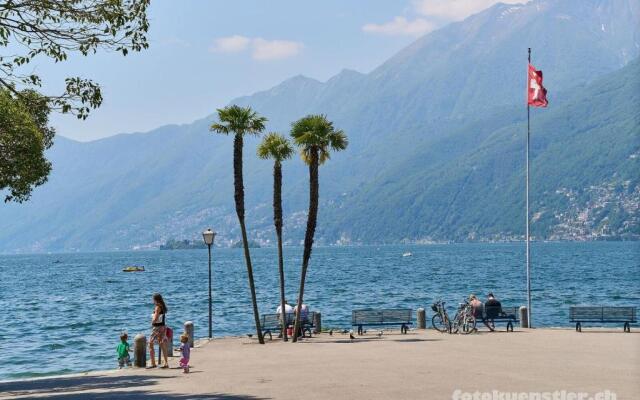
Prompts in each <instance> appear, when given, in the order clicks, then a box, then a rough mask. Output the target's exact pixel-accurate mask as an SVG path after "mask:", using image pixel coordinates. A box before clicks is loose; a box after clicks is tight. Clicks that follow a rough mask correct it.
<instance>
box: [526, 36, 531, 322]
mask: <svg viewBox="0 0 640 400" xmlns="http://www.w3.org/2000/svg"><path fill="white" fill-rule="evenodd" d="M529 64H531V47H529ZM529 79H531V78H530V77H529V65H527V88H528V87H529V82H528V80H529ZM528 91H529V89H527V93H528ZM527 96H528V94H527ZM529 109H530V106H529V101H527V150H526V164H527V166H526V179H525V180H526V183H525V187H526V189H525V192H526V207H525V208H526V213H527V228H526V229H527V232H526V234H525V242H526V247H527V250H526V252H527V255H526V260H527V261H526V262H527V320H528V323H529V325H528V326H529V328H531V326H532V324H531V271H530V268H531V265H530V261H531V253H530V249H529V240H530V238H529V141H530V136H531V124H530V111H529Z"/></svg>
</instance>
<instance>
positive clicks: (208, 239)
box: [202, 228, 216, 339]
mask: <svg viewBox="0 0 640 400" xmlns="http://www.w3.org/2000/svg"><path fill="white" fill-rule="evenodd" d="M215 237H216V233H215V232H214V231H212V230H211V228H209V229H207V230H206V231H204V232H202V238H203V239H204V243H205V244H206V245H207V247H208V248H209V339H211V338H212V337H213V329H212V322H211V319H212V313H213V304H212V300H211V245H212V244H213V239H215Z"/></svg>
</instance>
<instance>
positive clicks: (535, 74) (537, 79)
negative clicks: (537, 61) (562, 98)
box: [527, 64, 549, 107]
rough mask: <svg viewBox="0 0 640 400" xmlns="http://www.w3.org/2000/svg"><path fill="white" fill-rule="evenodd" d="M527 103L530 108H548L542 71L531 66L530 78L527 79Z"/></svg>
mask: <svg viewBox="0 0 640 400" xmlns="http://www.w3.org/2000/svg"><path fill="white" fill-rule="evenodd" d="M527 102H528V104H529V105H530V106H534V107H546V106H547V104H549V102H548V101H547V89H545V88H544V86H542V71H538V70H536V68H535V67H534V66H533V65H531V64H529V77H528V79H527Z"/></svg>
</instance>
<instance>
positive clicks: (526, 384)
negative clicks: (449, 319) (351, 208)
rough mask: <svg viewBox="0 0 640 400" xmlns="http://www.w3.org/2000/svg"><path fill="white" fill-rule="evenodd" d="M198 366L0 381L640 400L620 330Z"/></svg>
mask: <svg viewBox="0 0 640 400" xmlns="http://www.w3.org/2000/svg"><path fill="white" fill-rule="evenodd" d="M34 357H37V355H34ZM177 360H178V359H177V358H173V359H170V363H172V364H173V366H176V364H177ZM34 362H37V359H34ZM115 362H116V360H115V358H114V364H115ZM87 364H90V361H89V360H88V361H87ZM192 365H193V368H192V372H191V373H190V374H188V375H185V374H183V373H182V371H181V370H179V369H169V370H159V369H155V370H142V369H125V370H121V371H118V370H113V371H102V372H91V373H86V374H79V375H72V376H63V377H52V378H46V379H37V380H30V381H15V382H0V399H6V398H39V397H46V398H52V399H167V400H178V399H185V400H186V399H368V400H372V399H452V398H456V396H457V398H460V399H465V398H468V399H474V398H478V399H483V397H473V396H474V392H476V391H479V392H491V396H493V395H494V394H493V391H494V390H497V391H501V392H548V393H550V395H553V394H554V393H555V395H556V396H562V393H563V392H562V391H565V392H564V393H565V396H567V395H569V396H571V395H572V393H573V392H584V393H589V394H590V395H592V396H595V395H596V393H598V392H604V394H602V396H606V395H607V392H605V391H607V390H608V391H610V392H608V393H615V395H616V396H615V399H617V400H620V399H631V400H635V399H640V333H638V332H637V331H636V332H632V333H630V334H629V333H623V332H622V331H621V330H616V329H609V330H600V329H595V330H589V329H587V328H585V330H584V332H583V333H576V332H574V331H573V330H555V329H534V330H520V331H518V330H517V329H516V332H514V333H505V332H496V333H488V332H480V333H478V334H474V335H468V336H462V335H447V334H440V333H438V332H435V331H433V330H428V331H410V332H409V334H407V335H400V334H399V332H398V331H396V332H385V334H383V335H382V337H380V338H379V337H377V336H376V335H365V336H364V337H362V338H360V339H357V340H355V341H351V340H350V339H349V336H348V335H341V334H334V335H333V336H329V335H328V334H322V335H319V336H317V337H314V338H312V339H308V340H305V341H304V342H303V343H299V344H291V343H281V342H277V341H275V340H274V341H273V342H270V343H269V342H268V343H267V344H266V345H265V346H260V345H258V344H257V343H256V342H255V340H252V339H249V338H229V339H217V340H214V341H213V342H210V343H204V344H202V345H200V346H199V347H198V348H195V349H194V350H193V351H192ZM7 367H10V366H7V365H5V366H3V368H7ZM456 391H457V392H456ZM497 394H498V395H499V393H497ZM469 396H471V397H469ZM475 396H481V394H480V393H477V394H475ZM486 396H489V395H488V394H487V395H485V397H484V398H490V399H493V398H494V397H486ZM495 398H500V397H495ZM504 398H505V399H508V398H509V397H504ZM529 398H535V397H527V398H526V399H529ZM521 399H522V398H521ZM541 399H544V397H541ZM550 399H553V397H550ZM557 399H558V400H570V397H565V398H562V397H557ZM595 399H597V398H594V400H595ZM610 399H611V397H610ZM601 400H606V399H605V398H602V399H601Z"/></svg>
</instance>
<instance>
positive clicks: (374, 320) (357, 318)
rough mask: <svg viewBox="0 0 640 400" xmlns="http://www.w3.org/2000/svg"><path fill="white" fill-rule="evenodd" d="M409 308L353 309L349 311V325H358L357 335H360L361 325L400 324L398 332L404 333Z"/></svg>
mask: <svg viewBox="0 0 640 400" xmlns="http://www.w3.org/2000/svg"><path fill="white" fill-rule="evenodd" d="M412 313H413V310H411V309H410V308H409V309H384V310H372V309H366V310H353V311H352V313H351V326H356V327H358V335H362V334H363V332H364V330H363V328H362V327H363V326H389V325H400V332H401V333H403V334H405V333H407V330H408V329H409V325H411V324H412V322H411V314H412Z"/></svg>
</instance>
